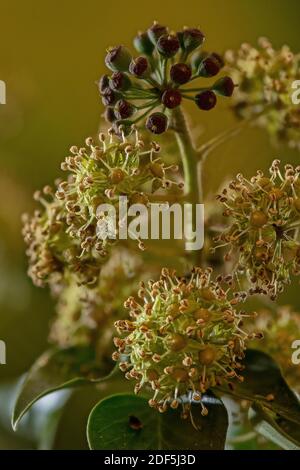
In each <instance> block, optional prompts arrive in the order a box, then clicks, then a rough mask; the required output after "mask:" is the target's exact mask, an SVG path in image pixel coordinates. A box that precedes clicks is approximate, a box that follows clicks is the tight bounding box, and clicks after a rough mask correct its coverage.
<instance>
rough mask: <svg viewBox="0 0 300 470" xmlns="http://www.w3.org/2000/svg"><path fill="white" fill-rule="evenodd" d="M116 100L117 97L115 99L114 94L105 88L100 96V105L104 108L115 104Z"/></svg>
mask: <svg viewBox="0 0 300 470" xmlns="http://www.w3.org/2000/svg"><path fill="white" fill-rule="evenodd" d="M116 100H117V97H116V94H115V92H114V91H113V90H111V89H110V88H106V89H105V90H104V93H103V95H102V103H103V104H104V106H111V105H112V104H114V103H115V102H116Z"/></svg>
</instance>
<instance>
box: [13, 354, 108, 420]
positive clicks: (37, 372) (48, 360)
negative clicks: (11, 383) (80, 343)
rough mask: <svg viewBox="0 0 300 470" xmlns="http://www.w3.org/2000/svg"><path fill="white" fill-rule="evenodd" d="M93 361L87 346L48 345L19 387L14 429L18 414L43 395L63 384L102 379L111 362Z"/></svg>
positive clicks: (22, 412) (73, 384)
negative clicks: (61, 348)
mask: <svg viewBox="0 0 300 470" xmlns="http://www.w3.org/2000/svg"><path fill="white" fill-rule="evenodd" d="M87 364H90V366H88V367H87ZM95 364H96V363H95V359H94V357H93V351H91V349H90V348H87V347H78V348H75V347H74V348H70V349H64V350H59V349H52V350H49V351H46V352H45V353H44V354H42V356H41V357H40V358H39V359H38V360H37V361H36V362H35V363H34V365H33V366H32V368H31V369H30V370H29V372H28V374H27V376H26V377H25V380H24V382H23V383H22V385H21V387H20V390H19V393H18V396H17V399H16V403H15V407H14V411H13V416H12V425H13V428H14V429H16V427H17V425H18V422H19V421H20V419H21V418H22V416H23V415H24V414H25V413H26V412H27V411H28V410H29V408H30V407H31V406H32V405H33V404H34V403H35V402H36V401H37V400H39V399H40V398H42V397H43V396H45V395H47V394H49V393H52V392H54V391H56V390H60V389H63V388H70V387H74V386H78V385H83V384H89V383H94V382H99V381H103V380H106V379H107V378H108V374H109V373H110V372H111V371H112V367H113V366H112V364H111V363H110V362H108V363H106V364H104V365H102V366H100V367H99V366H97V367H96V366H95ZM109 375H110V374H109Z"/></svg>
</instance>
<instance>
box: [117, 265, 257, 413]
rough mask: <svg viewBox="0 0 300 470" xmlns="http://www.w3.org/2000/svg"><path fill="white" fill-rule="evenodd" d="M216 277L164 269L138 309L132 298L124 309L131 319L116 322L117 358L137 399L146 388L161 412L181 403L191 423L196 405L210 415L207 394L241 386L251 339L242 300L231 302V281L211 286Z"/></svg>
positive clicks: (242, 296)
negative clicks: (222, 386)
mask: <svg viewBox="0 0 300 470" xmlns="http://www.w3.org/2000/svg"><path fill="white" fill-rule="evenodd" d="M211 272H212V270H211V269H206V270H202V269H200V268H194V269H193V270H192V272H191V274H190V275H189V276H188V277H184V278H178V277H177V276H176V274H175V272H174V271H172V272H170V271H168V270H167V269H165V268H164V269H163V270H162V273H161V277H160V280H159V281H157V282H154V281H150V282H149V283H148V284H147V285H145V284H144V283H142V284H141V287H140V290H139V293H138V295H139V298H140V299H141V301H140V302H138V301H137V300H135V299H134V298H133V297H130V298H129V299H128V300H127V301H126V302H125V307H127V308H128V309H129V311H130V317H131V319H130V320H119V321H117V322H116V328H117V330H118V332H119V333H120V335H121V337H116V338H115V339H114V342H115V345H116V347H117V348H118V352H115V353H113V359H114V360H116V361H120V363H119V366H120V369H121V370H122V371H124V372H126V374H125V375H126V378H128V379H135V380H136V381H137V385H136V386H135V392H136V393H138V392H139V391H140V389H141V388H142V387H143V386H144V385H148V386H150V387H151V388H152V389H153V391H154V395H153V398H151V399H150V400H149V405H150V406H152V407H154V408H157V409H158V410H159V411H160V412H164V411H166V409H167V407H168V406H171V408H177V407H178V406H179V404H182V406H183V415H184V417H187V414H188V413H189V412H190V405H191V403H192V402H193V401H197V402H199V403H200V404H201V406H202V414H203V415H205V414H207V409H206V408H205V406H204V404H203V403H202V394H203V393H205V392H206V390H208V389H209V388H210V387H214V386H216V385H218V384H223V383H228V384H229V385H230V386H232V384H231V380H232V379H235V378H236V379H238V380H240V381H242V380H243V378H242V377H241V376H240V375H239V371H240V370H242V366H241V364H240V362H239V361H240V360H241V359H242V358H243V357H244V349H245V340H246V339H247V338H249V335H248V334H247V333H246V332H244V331H243V329H242V322H243V318H244V317H247V316H248V315H247V314H246V313H245V312H242V311H237V310H236V308H237V305H238V304H239V303H240V302H242V301H243V300H244V299H245V294H244V293H235V294H234V295H231V293H230V290H231V289H230V286H232V277H231V276H227V277H226V278H224V279H223V278H222V277H221V276H219V277H218V278H217V279H216V281H215V282H214V281H212V280H211ZM222 284H223V285H224V287H225V286H226V287H225V288H222ZM230 296H231V298H230ZM250 316H251V314H250ZM255 336H256V335H255V334H253V335H252V337H255Z"/></svg>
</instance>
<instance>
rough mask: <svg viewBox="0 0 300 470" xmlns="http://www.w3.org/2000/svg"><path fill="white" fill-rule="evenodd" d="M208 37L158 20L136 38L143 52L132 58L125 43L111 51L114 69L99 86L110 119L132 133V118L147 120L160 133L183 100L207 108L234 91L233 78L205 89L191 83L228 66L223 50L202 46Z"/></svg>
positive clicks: (109, 58)
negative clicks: (211, 50)
mask: <svg viewBox="0 0 300 470" xmlns="http://www.w3.org/2000/svg"><path fill="white" fill-rule="evenodd" d="M204 40H205V37H204V35H203V33H202V32H201V31H200V30H199V29H196V28H184V29H183V30H182V31H179V32H178V33H172V32H170V31H169V30H168V28H166V27H165V26H161V25H159V24H158V23H156V22H154V24H153V25H152V26H151V27H150V28H149V29H148V30H147V31H146V32H141V33H139V34H138V36H137V37H136V38H135V39H134V47H135V49H136V50H137V52H138V53H139V54H141V55H139V56H137V57H133V56H132V55H131V53H130V51H129V50H128V49H127V48H126V47H124V46H123V45H120V46H116V47H113V48H111V49H109V50H108V53H107V55H106V58H105V63H106V65H107V67H108V68H109V69H110V70H111V71H112V72H113V73H112V75H111V76H108V75H104V76H102V77H101V79H100V81H99V84H98V86H99V91H100V93H101V96H102V102H103V104H104V105H105V106H106V112H105V116H106V119H107V120H108V121H109V122H111V123H113V126H114V128H115V129H116V131H117V132H118V127H119V126H120V125H122V126H123V129H124V130H125V131H126V132H130V128H131V125H132V124H133V123H138V122H139V121H141V120H143V119H146V127H147V129H148V130H149V131H151V132H153V133H154V134H161V133H162V132H164V131H165V130H166V129H167V127H168V124H169V118H170V117H171V112H172V110H173V109H175V108H177V107H178V106H180V104H181V102H182V100H183V99H188V100H192V101H194V102H195V104H196V105H197V106H198V108H200V109H202V110H205V111H208V110H210V109H212V108H214V106H215V105H216V102H217V95H221V96H231V95H232V93H233V89H234V84H233V82H232V80H231V78H229V77H222V78H220V79H219V80H217V81H215V83H213V84H212V85H206V86H205V84H204V85H202V87H200V88H199V87H198V88H191V87H190V88H188V87H186V85H187V84H188V83H190V82H193V81H194V80H196V79H198V78H210V77H214V76H216V75H217V74H218V73H219V71H220V70H221V68H222V67H223V65H224V64H223V60H222V58H221V57H220V56H219V55H218V54H216V53H211V54H210V53H207V52H203V51H202V50H201V47H202V45H203V43H204ZM192 53H193V54H192ZM191 54H192V55H191Z"/></svg>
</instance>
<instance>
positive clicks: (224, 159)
mask: <svg viewBox="0 0 300 470" xmlns="http://www.w3.org/2000/svg"><path fill="white" fill-rule="evenodd" d="M299 16H300V3H299V1H298V0H264V1H261V0H228V1H226V2H224V1H223V0H214V1H213V2H208V1H203V0H195V1H189V0H185V1H183V2H180V1H179V0H176V1H170V0H164V1H163V2H162V1H161V0H151V2H141V1H138V0H134V1H126V2H125V1H120V0H114V1H113V2H100V1H99V0H98V1H97V0H85V1H81V2H80V1H78V2H73V1H71V0H61V1H58V0H51V1H50V0H44V1H43V2H41V1H38V0H27V1H26V2H24V1H21V0H19V1H16V0H1V4H0V20H1V27H0V80H4V81H5V82H6V86H7V104H6V105H0V309H1V310H0V339H2V340H4V341H5V342H6V345H7V364H6V365H0V382H1V383H4V382H7V381H10V380H13V379H14V378H15V377H18V376H20V375H21V374H22V373H24V372H25V371H26V370H27V369H28V367H29V366H30V365H31V363H32V362H33V360H34V359H35V358H36V357H38V355H39V354H40V353H41V352H42V351H43V350H44V349H45V348H46V344H47V341H46V337H47V332H48V324H49V320H50V318H51V314H52V311H53V305H52V304H51V299H50V298H49V295H48V292H46V291H42V290H39V289H37V288H34V287H33V286H32V285H31V282H30V280H28V279H27V277H26V259H25V256H24V245H23V242H22V238H21V235H20V228H21V224H20V215H21V213H22V212H24V211H26V210H31V208H32V207H33V203H32V199H31V194H32V192H33V190H34V189H36V188H39V187H41V186H42V185H44V184H45V183H48V182H51V181H52V180H53V179H55V178H56V177H57V176H59V175H60V170H59V164H60V162H61V160H62V159H63V158H64V157H65V156H66V154H67V152H68V149H69V147H70V146H71V145H72V144H77V145H81V143H82V142H83V140H84V138H85V137H86V136H88V135H92V134H95V133H96V132H97V129H98V124H99V120H100V117H101V113H102V112H103V108H102V104H101V102H100V99H99V96H98V91H97V87H96V85H95V80H97V79H98V78H99V76H100V75H101V73H103V72H104V69H105V68H104V65H103V59H104V56H105V50H106V48H107V47H108V46H112V45H115V44H118V43H124V44H128V45H129V44H130V43H131V39H132V38H133V36H134V35H135V33H136V32H137V31H138V30H143V29H145V28H147V27H148V26H150V24H151V23H152V21H153V20H154V19H157V20H158V21H159V22H161V23H163V24H167V25H169V27H170V28H172V29H174V30H176V29H177V28H180V27H182V26H183V25H189V26H199V27H200V29H202V30H203V32H204V33H205V35H206V38H207V41H206V46H207V48H208V49H210V50H216V51H218V52H223V51H224V50H226V49H227V48H236V47H238V46H239V44H240V43H241V42H244V41H247V42H255V41H256V39H257V37H259V36H267V37H269V38H270V39H271V40H272V42H273V43H274V45H275V46H280V45H282V44H284V43H287V44H289V45H290V47H291V48H292V50H294V51H299V50H300V36H299ZM226 105H227V102H226V101H225V100H224V103H222V104H221V105H220V106H218V107H217V108H216V109H215V110H213V111H212V112H210V113H207V114H206V113H201V112H199V111H198V110H197V109H196V107H194V106H190V107H189V108H188V111H189V112H190V116H191V121H192V126H193V128H194V130H195V134H196V136H197V138H198V139H199V141H201V140H202V141H204V140H206V139H208V138H209V137H212V136H213V135H214V134H216V133H217V132H219V131H221V130H223V129H225V128H228V127H230V126H231V125H232V123H233V119H232V117H231V115H230V114H229V113H228V111H226ZM274 157H276V158H278V157H279V158H281V159H282V160H283V161H284V162H291V163H293V162H297V161H298V160H300V155H299V153H297V152H296V151H291V150H288V149H287V148H284V147H282V148H274V147H272V146H271V145H270V141H269V138H268V136H267V135H266V133H265V132H264V131H261V130H257V129H250V130H248V131H246V132H244V133H243V134H241V135H240V136H239V137H237V138H236V139H234V140H232V141H229V142H227V143H226V144H224V145H223V146H222V147H221V148H219V149H218V150H217V151H215V152H214V154H213V155H212V156H211V158H210V160H209V162H207V163H206V166H205V169H204V171H205V190H206V192H207V193H210V192H213V191H215V190H216V189H217V188H218V186H219V184H220V183H221V182H222V180H223V178H224V176H230V175H233V174H234V173H236V172H237V171H240V170H242V171H243V173H245V174H248V175H250V174H251V173H252V172H253V171H255V170H256V169H257V168H262V169H266V168H267V167H268V165H269V164H270V162H271V161H272V159H273V158H274ZM298 299H299V296H298V295H297V286H296V287H294V288H291V289H289V290H288V291H287V292H286V293H285V294H284V298H282V299H281V300H282V301H284V302H289V303H294V304H295V305H296V306H300V300H298ZM81 394H84V397H85V399H84V400H83V399H81V398H82V397H81ZM94 400H95V393H94V392H87V391H82V392H81V391H79V392H77V395H75V397H73V399H72V401H71V402H70V403H69V405H68V409H67V410H66V419H65V420H64V425H63V429H62V430H61V434H60V437H59V438H58V440H57V443H56V446H57V447H58V448H63V447H68V448H70V447H73V448H76V447H77V448H79V447H80V446H83V445H84V438H83V432H84V431H83V429H84V422H85V417H86V413H87V411H88V402H89V403H90V402H93V401H94ZM8 406H9V403H8V400H7V399H5V400H3V399H2V400H1V408H3V409H5V408H7V409H8ZM72 407H73V408H72ZM75 408H76V419H75V416H74V413H73V412H72V410H73V409H75ZM4 421H5V420H4ZM5 426H6V427H7V429H6V428H5ZM8 428H9V426H8V425H7V423H6V425H3V426H2V427H1V422H0V448H20V447H32V446H34V443H33V442H31V440H30V439H27V438H24V436H19V435H18V436H16V435H11V434H10V433H9V432H8Z"/></svg>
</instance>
